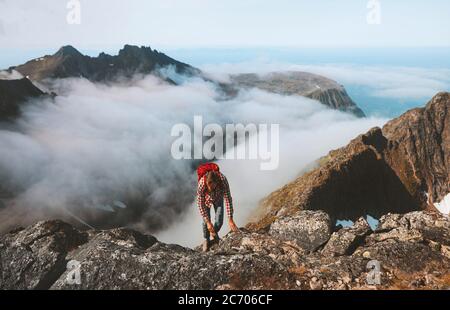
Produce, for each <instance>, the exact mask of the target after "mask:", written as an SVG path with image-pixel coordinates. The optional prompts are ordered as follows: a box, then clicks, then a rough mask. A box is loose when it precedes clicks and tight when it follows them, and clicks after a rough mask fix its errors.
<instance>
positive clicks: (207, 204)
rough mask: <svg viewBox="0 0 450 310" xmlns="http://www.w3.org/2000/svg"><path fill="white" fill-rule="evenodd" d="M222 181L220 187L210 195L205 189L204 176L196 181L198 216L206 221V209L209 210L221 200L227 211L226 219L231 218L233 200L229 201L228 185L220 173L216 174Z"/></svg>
mask: <svg viewBox="0 0 450 310" xmlns="http://www.w3.org/2000/svg"><path fill="white" fill-rule="evenodd" d="M217 173H218V175H219V177H220V179H221V180H222V186H217V187H216V189H215V190H214V191H213V192H212V193H210V192H209V191H208V189H207V188H206V175H205V176H203V177H202V178H201V179H200V181H198V187H197V206H198V210H199V211H200V215H201V216H202V217H203V218H204V219H208V218H209V217H208V212H207V208H211V206H213V205H214V204H216V203H219V202H220V200H221V199H223V201H224V203H225V207H226V209H227V215H228V218H233V200H232V199H231V193H230V185H229V184H228V180H227V178H226V177H225V176H224V175H223V174H222V173H220V172H217Z"/></svg>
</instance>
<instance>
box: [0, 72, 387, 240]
mask: <svg viewBox="0 0 450 310" xmlns="http://www.w3.org/2000/svg"><path fill="white" fill-rule="evenodd" d="M53 88H54V89H55V88H56V90H57V92H58V93H59V94H60V96H58V97H56V98H55V99H54V100H51V99H46V100H43V101H40V102H33V103H30V104H29V105H27V106H26V107H25V109H24V111H23V117H22V118H21V119H20V120H19V121H18V122H17V124H16V126H17V128H16V129H15V130H14V131H13V130H6V129H4V130H0V145H2V151H1V152H0V177H1V179H2V180H6V181H5V182H4V183H3V185H2V186H3V187H4V188H3V190H4V192H6V193H8V192H9V193H16V194H17V195H15V196H14V197H13V198H11V197H10V198H9V199H4V202H5V204H6V207H5V208H3V211H2V210H0V216H2V218H3V216H6V215H7V216H8V219H9V221H10V222H9V223H7V224H11V221H13V222H14V221H15V222H16V223H17V222H19V223H21V222H22V223H24V224H27V222H30V221H34V220H36V219H42V218H47V217H61V216H62V217H64V218H67V219H68V220H71V221H72V222H74V221H75V222H80V221H82V222H83V223H81V224H80V225H81V226H84V225H85V224H84V223H86V224H89V225H90V226H94V227H99V226H98V225H101V224H104V223H105V222H107V223H108V224H110V225H115V226H116V225H120V226H123V225H126V226H131V227H135V228H139V229H141V230H143V231H146V232H152V233H154V232H156V231H159V234H158V236H159V237H160V238H161V239H163V240H164V241H169V242H176V243H180V244H185V245H195V244H196V243H197V242H198V241H199V240H200V239H201V234H200V225H199V223H200V221H201V219H200V217H199V216H198V214H197V210H196V207H195V205H193V204H192V203H193V202H194V194H195V189H196V177H195V172H194V171H193V167H194V164H193V162H192V161H175V160H173V159H172V158H171V154H170V147H171V143H172V141H173V140H174V138H173V137H171V135H170V134H171V128H172V126H173V125H174V124H178V123H186V124H192V122H193V117H194V115H201V116H203V119H204V122H205V123H218V124H226V123H243V124H248V123H255V124H260V123H268V124H271V123H277V124H280V137H281V139H280V166H279V169H277V170H275V171H271V172H267V171H265V172H264V171H261V170H260V169H259V168H260V162H259V161H248V160H247V161H246V160H241V161H220V162H219V164H220V166H221V168H222V170H223V172H224V173H225V174H226V175H227V177H228V178H229V182H230V185H231V189H232V195H233V197H234V201H235V205H236V219H237V222H238V224H240V225H244V224H245V223H246V221H247V220H248V218H249V217H251V215H252V213H253V212H254V210H255V208H256V207H257V205H258V202H259V200H260V199H261V198H263V197H264V196H266V195H267V194H269V193H270V192H271V191H273V190H275V189H277V188H278V187H280V186H282V185H283V184H285V183H287V182H288V181H290V180H292V179H294V178H295V177H297V176H298V175H299V173H301V172H302V171H304V170H305V169H307V168H308V167H309V166H310V165H311V164H312V163H313V162H314V160H315V159H317V158H319V157H320V156H323V155H325V154H326V153H327V152H328V151H329V150H330V149H333V148H337V147H340V146H342V145H345V144H346V143H347V142H348V141H349V140H350V139H351V138H353V137H355V136H356V135H357V134H359V133H362V132H365V131H366V130H368V129H369V128H371V127H373V126H376V125H382V124H383V123H384V122H385V120H384V119H374V118H367V119H357V118H355V117H354V116H352V115H349V114H345V113H342V112H338V111H334V110H330V109H328V108H326V107H325V106H323V105H321V104H320V103H318V102H316V101H313V100H310V99H306V98H303V97H296V96H292V97H286V96H281V95H276V94H269V93H266V92H263V91H259V90H250V91H245V92H241V93H240V95H239V96H237V97H236V98H234V99H232V100H228V101H221V100H217V97H218V93H217V91H216V89H215V86H214V85H213V84H211V83H207V82H204V81H201V80H196V79H191V80H186V81H185V83H184V84H183V85H182V86H171V85H167V84H164V83H162V82H161V81H160V80H158V79H157V78H155V77H153V76H147V77H145V78H144V79H141V80H135V81H133V82H132V83H129V84H127V85H110V86H106V85H97V84H93V83H91V82H88V81H86V80H81V79H68V80H62V81H58V82H55V84H54V85H53ZM238 147H242V146H238ZM124 204H125V205H126V206H127V207H126V208H125V209H123V207H124ZM13 210H21V212H22V213H20V212H13ZM24 210H25V211H24ZM113 211H114V212H113ZM24 215H26V216H24Z"/></svg>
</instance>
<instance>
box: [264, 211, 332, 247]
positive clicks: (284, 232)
mask: <svg viewBox="0 0 450 310" xmlns="http://www.w3.org/2000/svg"><path fill="white" fill-rule="evenodd" d="M331 232H332V224H331V219H330V216H329V215H328V214H327V213H325V212H323V211H300V212H298V213H297V214H295V215H292V216H286V217H283V218H280V219H278V220H276V221H275V222H273V223H272V225H271V226H270V231H269V234H270V235H272V236H275V237H277V238H279V239H282V240H287V241H292V242H294V243H295V244H296V245H298V246H299V247H300V248H302V249H304V250H307V251H311V252H313V251H315V250H317V249H318V248H319V247H320V246H322V245H323V244H325V243H326V242H327V241H328V239H330V236H331Z"/></svg>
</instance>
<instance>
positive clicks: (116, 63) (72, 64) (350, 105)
mask: <svg viewBox="0 0 450 310" xmlns="http://www.w3.org/2000/svg"><path fill="white" fill-rule="evenodd" d="M168 66H170V67H172V68H173V69H174V70H175V72H176V73H178V74H182V75H187V76H195V77H199V78H201V79H203V80H205V81H208V82H212V83H215V84H216V85H217V86H218V89H219V90H221V91H222V92H223V93H224V94H225V95H226V98H230V97H233V96H235V95H236V94H237V93H238V92H239V90H240V89H248V88H259V89H262V90H265V91H268V92H273V93H278V94H282V95H300V96H305V97H308V98H311V99H315V100H318V101H319V102H321V103H322V104H324V105H326V106H328V107H330V108H332V109H337V110H342V111H345V112H350V113H353V114H354V115H356V116H358V117H363V116H364V113H363V111H362V110H361V109H360V108H359V107H358V106H357V105H356V104H355V103H354V102H353V100H352V99H351V98H350V96H349V95H348V94H347V92H346V90H345V88H344V87H343V86H342V85H340V84H338V83H337V82H335V81H333V80H330V79H328V78H326V77H322V76H319V75H315V74H312V73H306V72H274V73H270V74H266V75H256V74H252V73H249V74H240V75H233V76H231V82H230V83H221V82H218V81H215V80H213V79H211V78H207V77H206V74H204V73H203V72H202V71H201V70H199V69H197V68H194V67H193V66H190V65H188V64H185V63H183V62H180V61H177V60H175V59H173V58H170V57H169V56H167V55H165V54H163V53H160V52H158V51H157V50H152V49H151V48H150V47H144V46H142V47H138V46H132V45H125V46H124V47H123V49H121V50H120V51H119V54H118V55H116V56H111V55H108V54H105V53H101V54H99V55H98V57H90V56H86V55H83V54H82V53H80V52H79V51H78V50H77V49H75V48H74V47H72V46H64V47H62V48H60V49H59V50H58V51H57V52H56V53H55V54H53V55H46V56H43V57H39V58H36V59H33V60H30V61H28V62H26V63H25V64H22V65H18V66H14V67H10V68H9V69H8V70H7V71H8V72H14V71H16V72H19V73H20V74H22V75H23V76H24V77H27V78H29V79H30V80H32V81H35V82H40V83H45V81H48V80H51V79H62V78H70V77H74V78H77V77H82V78H85V79H88V80H90V81H92V82H120V81H123V80H126V79H130V78H132V77H134V76H135V75H136V74H142V75H147V74H153V75H157V76H159V77H160V78H161V79H163V80H165V81H166V82H168V83H170V84H174V85H176V84H177V83H176V82H175V81H174V80H172V79H171V78H170V77H167V76H163V75H162V74H161V73H160V70H159V69H161V68H165V67H168ZM0 96H1V94H0Z"/></svg>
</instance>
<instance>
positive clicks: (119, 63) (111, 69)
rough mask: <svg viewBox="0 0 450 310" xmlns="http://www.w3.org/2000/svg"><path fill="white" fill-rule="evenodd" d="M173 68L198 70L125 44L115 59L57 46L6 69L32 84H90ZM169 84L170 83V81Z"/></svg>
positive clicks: (146, 49) (160, 54)
mask: <svg viewBox="0 0 450 310" xmlns="http://www.w3.org/2000/svg"><path fill="white" fill-rule="evenodd" d="M167 66H173V68H174V69H175V71H176V72H177V73H180V74H185V75H194V74H199V72H200V70H198V69H195V68H193V67H191V66H189V65H188V64H185V63H182V62H179V61H177V60H175V59H172V58H170V57H169V56H167V55H165V54H163V53H160V52H158V51H157V50H152V49H151V48H150V47H138V46H131V45H125V46H124V48H123V49H121V50H120V51H119V54H118V55H116V56H111V55H108V54H105V53H101V54H100V55H98V57H90V56H86V55H83V54H81V53H80V52H79V51H78V50H77V49H75V48H74V47H72V46H70V45H69V46H64V47H61V48H60V49H59V50H58V51H57V52H56V53H55V54H53V55H47V56H43V57H40V58H37V59H33V60H31V61H28V62H27V63H25V64H23V65H19V66H15V67H11V68H9V71H12V70H16V71H18V72H19V73H21V74H23V75H24V76H26V77H28V78H30V79H31V80H33V81H39V82H40V81H43V80H45V79H61V78H69V77H83V78H86V79H88V80H90V81H93V82H105V81H113V80H116V79H118V78H120V77H125V78H131V77H132V76H134V75H135V74H152V73H156V71H157V69H158V68H163V67H167ZM170 82H172V81H170Z"/></svg>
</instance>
